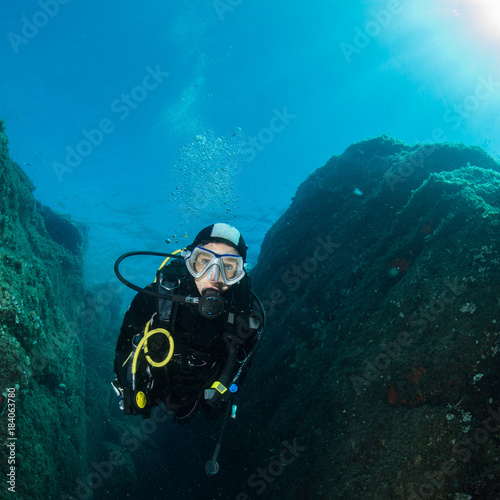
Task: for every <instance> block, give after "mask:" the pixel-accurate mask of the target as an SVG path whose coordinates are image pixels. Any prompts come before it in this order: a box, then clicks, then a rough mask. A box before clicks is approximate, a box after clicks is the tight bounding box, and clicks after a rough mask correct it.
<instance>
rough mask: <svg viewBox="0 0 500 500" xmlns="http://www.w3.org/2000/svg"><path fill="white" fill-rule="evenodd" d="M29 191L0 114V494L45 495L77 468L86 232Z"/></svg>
mask: <svg viewBox="0 0 500 500" xmlns="http://www.w3.org/2000/svg"><path fill="white" fill-rule="evenodd" d="M33 189H34V186H33V184H32V183H31V181H30V180H29V178H28V177H27V176H26V174H25V173H24V172H23V171H22V170H21V168H20V167H19V165H17V164H16V163H15V162H13V161H12V160H10V159H9V155H8V148H7V136H6V134H5V128H4V124H3V122H0V242H1V246H0V352H1V356H0V390H1V391H2V392H3V394H4V396H2V409H3V410H4V411H3V414H2V415H1V417H0V424H1V425H0V428H1V429H2V433H3V435H2V437H1V438H2V442H6V443H7V444H8V445H9V446H2V448H1V450H0V469H1V473H2V478H3V479H2V492H3V491H6V492H7V494H8V493H9V492H8V491H7V488H13V489H11V490H10V492H15V493H16V494H17V498H22V499H36V498H40V499H41V498H44V499H45V498H60V494H61V492H64V491H73V489H74V484H75V483H74V481H75V479H77V478H84V477H85V473H86V472H87V464H88V460H87V423H86V412H85V373H84V369H83V348H82V335H83V332H82V331H81V329H80V328H79V324H78V317H79V315H80V314H81V312H82V310H83V295H84V290H83V282H82V278H83V276H82V273H83V265H82V258H83V247H84V244H85V239H86V232H85V228H83V227H81V226H76V225H75V224H73V223H72V222H71V221H70V220H69V219H67V218H65V217H64V216H61V215H58V214H56V213H54V212H52V211H51V210H50V209H49V208H47V207H44V206H42V205H40V204H39V203H38V202H36V201H35V199H34V198H33V195H32V191H33ZM7 389H10V391H8V390H7ZM5 396H7V397H8V398H9V399H7V400H6V399H5ZM6 403H9V404H7V405H6V406H5V404H6ZM10 438H12V439H10ZM14 438H15V439H14ZM11 467H14V469H12V468H11ZM8 472H9V474H10V476H9V477H8V478H7V476H6V474H7V473H8ZM5 478H7V479H10V480H11V481H12V482H9V483H7V482H6V481H4V479H5ZM6 496H7V495H6Z"/></svg>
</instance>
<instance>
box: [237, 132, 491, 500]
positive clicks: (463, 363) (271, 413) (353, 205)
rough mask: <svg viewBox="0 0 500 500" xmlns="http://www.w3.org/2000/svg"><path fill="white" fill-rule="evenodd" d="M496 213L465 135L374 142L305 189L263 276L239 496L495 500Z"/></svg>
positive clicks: (263, 258)
mask: <svg viewBox="0 0 500 500" xmlns="http://www.w3.org/2000/svg"><path fill="white" fill-rule="evenodd" d="M499 212H500V165H499V163H498V162H497V161H496V160H494V159H493V158H492V157H491V156H489V155H488V154H487V153H486V152H484V151H483V150H481V149H480V148H476V147H466V146H463V145H451V144H435V145H416V146H413V147H410V146H407V145H406V144H404V143H402V142H399V141H396V140H394V139H392V138H389V137H386V136H384V137H380V138H376V139H373V140H367V141H364V142H360V143H358V144H354V145H351V146H350V147H349V148H348V149H347V150H346V151H345V152H344V153H343V154H342V155H340V156H335V157H333V158H332V159H331V160H330V161H329V162H328V163H327V164H326V165H325V166H324V167H322V168H320V169H318V170H317V171H316V172H314V173H313V174H312V175H311V176H310V177H309V178H308V179H307V180H306V181H305V182H304V183H303V184H302V185H301V186H300V188H299V189H298V191H297V194H296V196H295V198H294V200H293V202H292V204H291V206H290V207H289V209H288V210H287V211H286V213H285V214H284V215H283V216H282V217H281V218H280V219H279V220H278V222H277V223H276V224H275V225H274V226H273V227H272V228H271V230H270V231H269V232H268V234H267V235H266V238H265V241H264V243H263V245H262V251H261V255H260V259H259V263H258V265H257V266H256V269H255V272H254V276H253V280H254V288H255V289H256V291H257V292H258V294H259V296H260V297H261V299H262V301H263V303H264V306H265V308H266V311H267V314H268V326H267V331H266V335H265V339H264V341H263V343H262V345H261V347H260V350H259V352H258V354H257V355H256V357H255V359H254V361H253V366H252V369H251V370H250V372H249V375H248V378H247V380H246V383H245V387H244V394H245V398H244V401H243V402H242V404H241V410H240V427H241V428H243V429H246V432H245V433H244V434H245V439H244V441H243V442H241V441H240V442H239V445H240V446H243V447H244V448H246V449H247V450H256V451H255V452H249V453H250V454H249V456H248V458H246V459H244V460H243V462H242V465H244V466H245V467H246V468H247V473H248V478H247V477H240V480H241V483H240V485H239V489H241V492H242V493H241V494H240V496H238V497H237V498H238V499H239V500H243V499H246V498H254V497H255V496H256V495H261V498H273V499H285V498H286V499H287V500H293V499H297V500H298V499H301V500H305V499H334V498H349V499H358V498H359V499H361V498H372V499H390V498H401V499H411V500H416V499H420V498H482V499H489V498H491V499H493V498H500V487H499V486H498V485H499V484H500V483H499V481H498V478H499V477H500V439H499V435H500V433H499V432H498V431H499V430H500V428H499V427H498V426H499V424H500V392H499V389H500V382H499V381H500V356H499V352H500V332H499V325H500V302H499V296H500V295H499V292H500V253H499V252H500V237H499V236H500V220H499ZM240 462H241V458H240ZM252 472H253V474H252ZM455 495H456V496H455ZM460 495H462V496H460Z"/></svg>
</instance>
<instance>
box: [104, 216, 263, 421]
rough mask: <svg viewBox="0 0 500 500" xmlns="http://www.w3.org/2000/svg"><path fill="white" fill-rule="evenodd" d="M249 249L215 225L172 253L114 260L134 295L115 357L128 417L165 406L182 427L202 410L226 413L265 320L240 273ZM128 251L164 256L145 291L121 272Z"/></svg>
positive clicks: (116, 386) (122, 405)
mask: <svg viewBox="0 0 500 500" xmlns="http://www.w3.org/2000/svg"><path fill="white" fill-rule="evenodd" d="M246 251H247V247H246V245H245V241H244V240H243V237H242V236H241V234H240V232H239V231H238V230H237V229H236V228H234V227H232V226H230V225H228V224H225V223H217V224H212V225H211V226H208V227H206V228H204V229H203V230H202V231H200V233H199V234H198V235H197V236H196V238H195V239H194V241H193V243H192V244H191V245H189V246H188V247H187V248H185V249H182V250H178V251H177V252H174V253H173V254H161V253H155V252H131V253H129V254H125V255H122V256H121V257H120V258H119V259H118V260H117V262H116V264H115V272H116V274H117V276H118V278H119V279H120V280H121V281H122V282H123V283H125V284H126V285H127V286H129V287H131V288H133V289H134V290H137V291H138V292H139V293H138V294H137V295H136V296H135V298H134V299H133V301H132V303H131V305H130V307H129V309H128V311H127V312H126V314H125V317H124V320H123V324H122V326H121V329H120V335H119V337H118V342H117V346H116V353H115V362H114V371H115V373H116V380H115V381H114V382H113V384H112V385H113V387H114V389H115V392H116V393H117V395H118V396H119V398H120V408H122V409H123V410H124V412H125V413H126V414H131V415H142V416H143V418H148V417H149V416H150V413H151V409H152V407H154V406H158V405H160V404H162V403H164V404H165V408H166V410H167V412H169V413H171V414H172V413H173V415H174V421H175V422H178V423H180V424H184V423H187V422H189V421H190V420H191V419H192V418H193V416H194V415H195V414H196V413H197V412H198V411H200V410H201V411H203V412H204V413H205V415H206V416H207V417H208V418H213V417H216V416H217V415H219V414H221V413H224V411H227V412H229V409H230V407H231V401H232V397H233V395H234V393H235V392H237V391H238V388H239V384H240V382H241V379H242V377H243V376H244V374H245V372H246V370H247V369H248V366H249V362H250V360H251V358H252V356H253V354H254V352H255V349H256V346H257V343H258V340H259V339H260V337H261V334H262V331H263V328H264V323H265V313H264V310H263V308H262V305H261V303H260V301H259V299H258V298H257V296H256V295H255V294H254V293H253V292H252V290H251V287H250V277H249V276H248V275H247V274H246V272H245V267H244V264H245V259H246ZM131 255H162V256H167V259H165V261H164V262H163V264H162V265H161V266H160V269H159V270H158V271H157V274H156V279H155V282H154V283H152V284H150V285H148V286H147V287H146V288H144V289H142V288H139V287H137V286H135V285H133V284H131V283H130V282H128V281H127V280H125V279H124V278H123V276H122V275H121V274H120V273H119V270H118V266H119V264H120V262H121V261H122V260H123V259H124V258H126V257H129V256H131ZM232 408H233V413H234V412H235V407H234V406H233V407H232ZM226 416H227V413H226ZM232 416H235V415H234V414H233V415H232Z"/></svg>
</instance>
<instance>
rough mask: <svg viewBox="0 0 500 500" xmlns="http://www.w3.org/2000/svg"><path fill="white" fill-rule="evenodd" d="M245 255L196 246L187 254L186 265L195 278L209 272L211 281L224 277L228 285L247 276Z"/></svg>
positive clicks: (208, 276) (223, 279)
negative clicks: (219, 252) (220, 252)
mask: <svg viewBox="0 0 500 500" xmlns="http://www.w3.org/2000/svg"><path fill="white" fill-rule="evenodd" d="M243 264H244V262H243V257H241V256H239V255H233V254H222V255H219V254H216V253H215V252H212V251H211V250H208V249H207V248H202V247H195V248H194V249H193V250H192V251H191V252H190V253H188V254H187V256H186V266H187V268H188V271H189V272H190V274H191V275H192V276H193V277H194V278H201V277H202V276H203V275H204V274H206V273H208V274H207V278H208V280H209V281H212V282H216V281H219V280H220V279H221V278H222V281H223V282H224V283H225V284H226V285H228V286H229V285H234V284H235V283H237V282H238V281H240V280H241V278H243V276H245V269H244V267H243Z"/></svg>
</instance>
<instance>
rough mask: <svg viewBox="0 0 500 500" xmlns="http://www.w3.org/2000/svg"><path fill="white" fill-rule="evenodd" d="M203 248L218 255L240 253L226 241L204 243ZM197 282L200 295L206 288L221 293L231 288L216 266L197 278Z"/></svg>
mask: <svg viewBox="0 0 500 500" xmlns="http://www.w3.org/2000/svg"><path fill="white" fill-rule="evenodd" d="M203 248H206V249H207V250H210V251H211V252H214V253H216V254H218V255H222V254H232V255H239V253H238V251H237V250H236V249H235V248H234V247H232V246H230V245H226V244H225V243H207V244H206V245H203ZM195 282H196V287H197V288H198V291H199V292H200V295H201V294H203V292H205V291H206V290H217V291H218V292H219V293H224V292H226V291H227V290H229V286H228V285H226V284H225V283H224V281H223V280H222V276H221V275H220V273H218V272H217V271H216V269H215V266H214V267H212V268H211V269H209V270H208V272H207V273H205V274H204V275H203V276H201V277H200V278H195ZM231 286H232V285H231Z"/></svg>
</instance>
